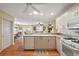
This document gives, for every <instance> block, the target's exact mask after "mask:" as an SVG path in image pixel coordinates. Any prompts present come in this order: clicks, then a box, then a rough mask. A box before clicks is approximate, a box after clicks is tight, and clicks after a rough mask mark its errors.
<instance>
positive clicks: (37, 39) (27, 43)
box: [24, 36, 56, 49]
mask: <svg viewBox="0 0 79 59" xmlns="http://www.w3.org/2000/svg"><path fill="white" fill-rule="evenodd" d="M55 40H56V39H55V37H54V36H34V37H33V36H29V37H24V49H56V46H55V45H56V42H55Z"/></svg>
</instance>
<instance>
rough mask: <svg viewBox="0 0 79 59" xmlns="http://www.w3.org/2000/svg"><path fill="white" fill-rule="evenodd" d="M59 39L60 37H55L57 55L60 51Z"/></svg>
mask: <svg viewBox="0 0 79 59" xmlns="http://www.w3.org/2000/svg"><path fill="white" fill-rule="evenodd" d="M60 39H61V38H60V37H56V48H57V51H58V52H59V53H61V52H60V49H61V44H60Z"/></svg>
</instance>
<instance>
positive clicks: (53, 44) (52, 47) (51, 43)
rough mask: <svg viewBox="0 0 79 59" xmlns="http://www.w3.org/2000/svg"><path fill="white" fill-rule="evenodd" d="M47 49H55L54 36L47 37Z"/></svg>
mask: <svg viewBox="0 0 79 59" xmlns="http://www.w3.org/2000/svg"><path fill="white" fill-rule="evenodd" d="M48 41H49V49H56V37H55V36H53V37H49V40H48Z"/></svg>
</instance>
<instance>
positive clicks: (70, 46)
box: [61, 38, 79, 56]
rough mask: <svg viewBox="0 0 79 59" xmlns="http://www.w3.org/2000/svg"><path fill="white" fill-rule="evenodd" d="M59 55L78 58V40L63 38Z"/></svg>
mask: <svg viewBox="0 0 79 59" xmlns="http://www.w3.org/2000/svg"><path fill="white" fill-rule="evenodd" d="M61 45H62V46H61V55H63V56H79V39H76V38H63V39H62V40H61Z"/></svg>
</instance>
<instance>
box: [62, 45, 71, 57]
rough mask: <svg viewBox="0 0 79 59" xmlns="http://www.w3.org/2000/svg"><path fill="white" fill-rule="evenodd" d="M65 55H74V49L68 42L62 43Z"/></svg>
mask: <svg viewBox="0 0 79 59" xmlns="http://www.w3.org/2000/svg"><path fill="white" fill-rule="evenodd" d="M61 54H62V55H63V56H73V50H72V49H71V48H70V47H69V46H67V45H66V44H62V53H61Z"/></svg>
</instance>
